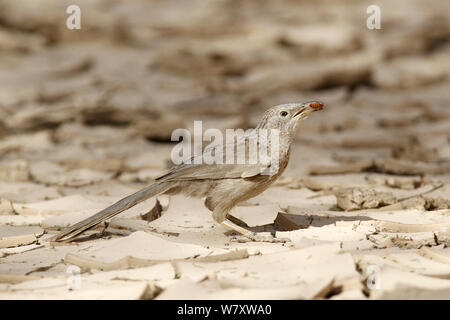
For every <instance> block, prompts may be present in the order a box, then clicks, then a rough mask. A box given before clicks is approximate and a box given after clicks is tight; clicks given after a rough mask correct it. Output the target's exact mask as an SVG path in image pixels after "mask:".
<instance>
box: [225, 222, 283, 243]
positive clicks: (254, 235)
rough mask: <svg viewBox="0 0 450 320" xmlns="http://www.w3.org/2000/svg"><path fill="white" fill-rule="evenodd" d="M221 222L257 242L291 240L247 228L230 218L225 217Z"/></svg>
mask: <svg viewBox="0 0 450 320" xmlns="http://www.w3.org/2000/svg"><path fill="white" fill-rule="evenodd" d="M220 224H221V225H223V226H224V227H226V228H229V229H231V230H234V231H236V232H238V233H240V234H242V235H243V236H244V237H246V238H248V239H250V240H251V241H256V242H287V241H289V239H285V238H275V237H274V236H272V235H271V234H270V233H269V234H267V233H261V232H253V231H250V230H247V229H245V228H243V227H241V226H239V225H237V224H236V223H234V222H232V221H230V220H229V219H225V220H224V221H222V222H221V223H220ZM238 240H239V239H238Z"/></svg>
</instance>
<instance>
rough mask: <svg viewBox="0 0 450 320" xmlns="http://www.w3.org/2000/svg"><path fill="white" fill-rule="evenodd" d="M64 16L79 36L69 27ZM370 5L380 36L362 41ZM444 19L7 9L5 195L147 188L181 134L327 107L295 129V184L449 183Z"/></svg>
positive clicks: (153, 8)
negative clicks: (393, 178)
mask: <svg viewBox="0 0 450 320" xmlns="http://www.w3.org/2000/svg"><path fill="white" fill-rule="evenodd" d="M71 4H76V5H78V6H79V7H80V8H81V29H80V30H68V29H67V27H66V20H67V18H68V17H69V14H67V13H66V8H67V7H68V6H69V5H71ZM371 4H377V5H378V6H379V7H380V9H381V29H380V30H369V29H368V28H367V27H366V20H367V19H368V17H369V14H368V13H366V10H367V7H368V6H369V5H371ZM449 12H450V3H449V2H448V1H431V2H425V1H419V0H417V1H414V0H410V1H401V2H399V1H377V2H376V3H373V1H359V0H358V1H322V0H320V1H293V0H282V1H279V0H276V1H275V0H270V1H269V0H245V1H243V0H217V1H201V0H192V1H162V0H161V1H158V0H151V1H141V0H127V1H118V0H108V1H107V0H86V1H82V0H78V1H60V0H58V1H56V0H39V1H38V0H33V1H30V0H18V1H12V0H3V1H0V137H1V141H0V155H1V161H0V180H1V181H4V182H20V181H34V182H37V183H42V184H46V185H57V186H82V185H85V184H90V183H92V182H98V181H103V180H108V179H118V180H120V181H124V182H148V181H151V180H152V179H153V178H154V177H156V176H157V175H159V174H160V173H161V172H162V171H163V170H164V169H165V168H167V167H168V166H169V165H170V163H169V161H168V160H169V155H170V150H171V148H172V147H173V143H172V144H171V143H170V136H171V133H172V131H173V130H174V129H176V128H191V127H192V125H193V120H203V121H205V125H206V126H209V127H216V128H249V127H253V126H254V125H255V124H256V123H257V121H258V120H259V118H260V117H261V115H262V113H263V112H264V110H265V109H267V108H268V107H270V106H273V105H276V104H281V103H288V102H304V101H308V100H320V101H323V102H324V103H325V105H326V108H325V110H324V111H323V112H321V113H316V114H314V115H313V116H311V117H310V119H308V121H305V122H304V123H303V125H302V129H301V130H300V132H299V136H298V139H297V141H298V144H299V145H301V147H299V148H296V150H297V151H296V152H294V155H293V157H294V158H295V160H294V161H291V165H290V166H289V169H288V175H289V174H291V175H297V174H304V173H305V172H306V173H311V174H319V173H322V174H325V173H329V171H330V170H331V171H332V172H331V173H335V172H333V170H334V171H336V170H337V171H339V172H340V171H342V170H344V171H350V172H354V171H357V172H359V171H365V170H366V171H374V170H375V171H377V172H384V173H394V174H412V175H424V174H441V175H443V177H444V178H445V177H446V174H448V173H449V172H450V171H449V160H450V146H449V140H450V108H449V104H450V78H449V73H450V42H449V40H450V15H449ZM342 163H346V164H349V165H350V167H348V166H347V167H345V168H346V169H339V170H338V169H336V168H334V169H333V168H332V169H329V168H328V167H327V166H330V165H337V164H342ZM314 166H316V167H314ZM317 166H319V167H317ZM323 166H325V167H323ZM327 168H328V169H327ZM348 168H350V169H348ZM53 197H54V196H53ZM49 198H52V196H49ZM21 200H22V201H32V200H36V199H29V198H26V197H22V199H21Z"/></svg>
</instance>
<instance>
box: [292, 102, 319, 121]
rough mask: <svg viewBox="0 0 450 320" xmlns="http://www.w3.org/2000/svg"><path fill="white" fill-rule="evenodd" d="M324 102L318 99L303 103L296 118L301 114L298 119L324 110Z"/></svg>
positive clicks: (295, 115)
mask: <svg viewBox="0 0 450 320" xmlns="http://www.w3.org/2000/svg"><path fill="white" fill-rule="evenodd" d="M322 108H323V103H322V102H318V101H311V102H307V103H303V104H302V105H301V106H300V108H299V110H298V111H297V112H296V113H295V114H294V118H295V117H297V116H299V117H298V119H299V120H300V119H304V118H306V117H307V116H309V115H310V114H311V113H313V112H314V111H318V110H322Z"/></svg>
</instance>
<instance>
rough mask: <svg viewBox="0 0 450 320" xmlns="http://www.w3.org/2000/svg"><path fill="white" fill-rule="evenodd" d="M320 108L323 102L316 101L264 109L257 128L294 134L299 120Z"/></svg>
mask: <svg viewBox="0 0 450 320" xmlns="http://www.w3.org/2000/svg"><path fill="white" fill-rule="evenodd" d="M322 108H323V103H321V102H318V101H310V102H305V103H288V104H281V105H278V106H275V107H272V108H270V109H269V110H267V111H266V113H265V115H264V117H263V118H262V119H261V122H260V123H259V125H258V128H265V129H278V130H280V132H284V133H288V134H294V133H295V132H296V129H297V125H298V124H299V122H300V121H302V120H304V119H306V118H307V117H308V116H309V115H310V114H311V113H313V112H314V111H318V110H321V109H322Z"/></svg>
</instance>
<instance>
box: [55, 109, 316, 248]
mask: <svg viewBox="0 0 450 320" xmlns="http://www.w3.org/2000/svg"><path fill="white" fill-rule="evenodd" d="M323 107H324V104H323V103H322V102H319V101H310V102H304V103H288V104H281V105H277V106H274V107H271V108H269V109H268V110H267V111H266V112H265V113H264V115H263V116H262V118H261V120H260V122H259V123H258V125H257V127H256V128H255V129H256V130H254V131H250V132H247V131H246V134H245V135H244V136H243V137H241V139H236V140H233V141H231V142H228V141H227V143H226V144H225V145H223V146H222V147H221V148H216V149H215V152H216V153H217V154H216V156H218V158H220V157H223V159H225V156H226V152H227V150H230V149H227V148H230V147H231V149H233V150H237V149H239V147H242V146H244V148H245V151H246V154H248V153H249V152H248V151H249V145H250V144H249V141H250V139H251V138H252V137H254V136H255V134H254V132H257V130H261V129H262V130H267V131H268V132H272V134H269V136H268V138H267V139H266V140H264V139H261V141H265V143H261V141H259V140H258V141H257V143H258V146H263V147H264V148H269V149H270V150H275V151H277V152H270V155H271V156H270V159H269V161H265V162H264V163H263V162H262V161H256V163H250V162H249V163H247V162H245V163H229V162H226V163H213V164H211V163H208V164H207V163H204V162H203V163H198V161H185V162H184V163H181V164H179V165H176V166H174V167H173V168H172V169H170V170H169V171H168V172H167V173H166V174H164V175H162V176H159V177H158V178H156V179H155V181H154V183H153V184H151V185H150V186H148V187H146V188H144V189H141V190H140V191H137V192H136V193H134V194H131V195H129V196H127V197H125V198H123V199H121V200H119V201H117V202H116V203H114V204H112V205H111V206H109V207H107V208H105V209H103V210H101V211H100V212H98V213H96V214H94V215H93V216H91V217H89V218H86V219H84V220H82V221H80V222H78V223H76V224H74V225H73V226H70V227H68V228H66V229H65V230H62V231H61V232H60V233H59V234H57V235H55V236H54V237H52V238H51V241H55V242H58V241H63V242H67V241H71V240H72V239H74V238H76V237H77V236H79V235H80V234H81V233H83V232H84V231H86V230H88V229H91V228H93V227H95V226H97V225H98V224H100V223H102V222H105V221H106V220H108V219H110V218H112V217H113V216H115V215H117V214H119V213H121V212H123V211H125V210H127V209H129V208H131V207H133V206H135V205H136V204H138V203H140V202H142V201H144V200H146V199H149V198H151V197H154V196H157V195H159V194H168V195H174V194H184V195H187V196H193V197H205V206H206V207H207V208H208V209H209V210H210V211H211V212H212V216H213V218H214V221H215V222H216V223H218V224H221V225H223V226H224V227H226V228H228V229H231V230H233V231H235V232H237V233H238V234H240V235H241V236H243V237H244V238H246V239H248V240H249V241H261V242H283V241H285V240H283V239H280V238H276V237H274V236H272V235H267V233H261V232H253V231H251V230H248V229H246V228H245V227H243V226H241V225H239V224H237V223H236V222H235V221H236V218H234V217H232V216H231V215H230V211H231V209H232V208H233V207H235V206H236V205H237V204H238V203H240V202H243V201H246V200H248V199H250V198H253V197H255V196H256V195H258V194H260V193H262V192H263V191H265V190H266V189H267V188H268V187H269V186H270V185H271V184H273V183H274V182H275V181H276V180H277V179H278V178H279V177H280V176H281V174H282V173H283V171H284V170H285V168H286V166H287V165H288V162H289V157H290V153H291V145H292V143H293V141H294V139H295V136H296V134H297V131H298V128H299V123H300V122H301V121H303V120H304V119H306V118H307V117H308V116H309V115H310V114H311V113H313V112H315V111H318V110H321V109H322V108H323ZM274 133H276V137H277V140H273V141H276V144H274V143H273V142H271V141H272V139H269V137H273V136H275V134H274ZM205 151H208V152H209V153H208V154H210V152H211V150H208V148H205V149H204V151H202V152H203V153H205ZM200 155H202V154H200ZM275 155H276V156H275ZM197 156H198V155H197ZM194 157H195V155H194ZM191 160H192V158H191ZM274 168H275V170H274ZM269 169H271V170H269ZM233 218H234V219H233ZM233 220H234V221H233ZM237 220H238V219H237Z"/></svg>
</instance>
